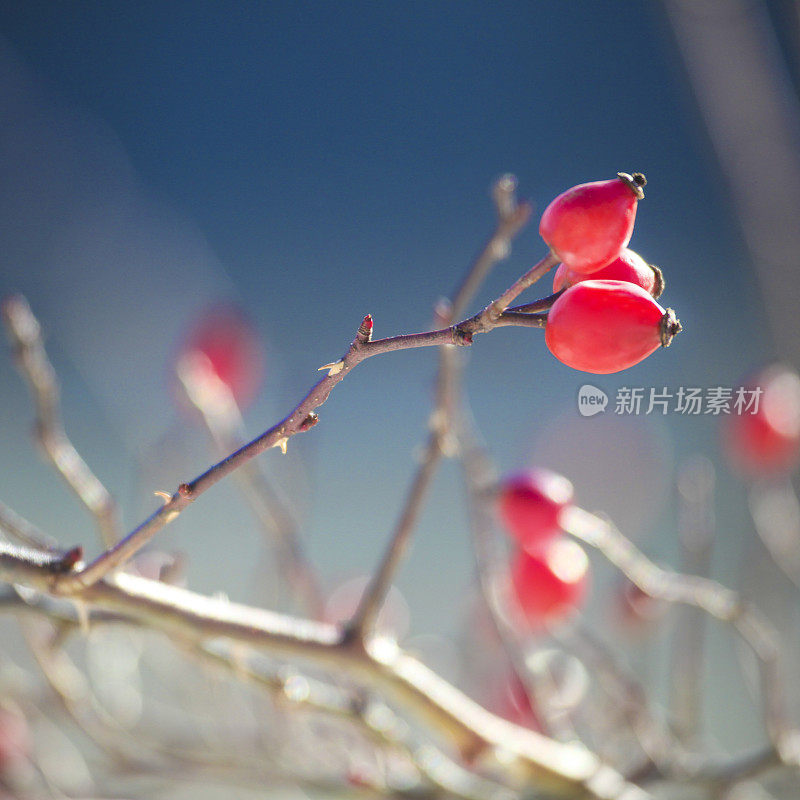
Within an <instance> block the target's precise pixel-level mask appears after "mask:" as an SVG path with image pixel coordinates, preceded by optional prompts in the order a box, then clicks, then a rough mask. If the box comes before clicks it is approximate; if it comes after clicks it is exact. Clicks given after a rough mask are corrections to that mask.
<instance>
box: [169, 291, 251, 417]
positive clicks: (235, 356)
mask: <svg viewBox="0 0 800 800" xmlns="http://www.w3.org/2000/svg"><path fill="white" fill-rule="evenodd" d="M196 354H201V355H203V356H205V358H206V360H207V364H208V368H209V369H210V370H211V372H212V373H213V374H214V375H215V376H216V377H217V378H218V379H219V380H221V381H222V382H223V383H224V384H226V385H227V387H228V388H229V389H230V391H231V393H232V394H233V396H234V398H235V399H236V402H237V403H238V404H239V406H241V407H244V406H247V405H248V404H249V403H251V402H252V401H253V400H254V399H255V397H256V394H257V393H258V390H259V388H260V386H261V381H262V379H263V376H264V351H263V348H262V345H261V341H260V339H259V336H258V333H257V332H256V330H255V327H254V326H253V324H252V323H251V322H250V320H249V319H248V317H247V316H246V314H245V313H244V312H243V311H242V310H241V309H239V308H237V307H236V306H235V305H233V304H219V305H215V306H212V307H211V308H209V309H207V310H206V311H205V312H204V314H203V315H202V316H201V317H200V318H199V319H198V321H197V322H196V324H195V325H194V327H193V328H192V329H191V330H190V331H189V334H188V335H187V337H186V339H185V341H184V343H183V345H182V347H181V353H180V355H181V356H185V355H196Z"/></svg>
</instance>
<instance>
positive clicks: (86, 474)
mask: <svg viewBox="0 0 800 800" xmlns="http://www.w3.org/2000/svg"><path fill="white" fill-rule="evenodd" d="M2 316H3V321H4V323H5V326H6V329H7V331H8V335H9V338H10V339H11V344H12V346H13V347H14V350H15V353H16V358H17V364H18V366H19V369H20V371H21V372H22V374H23V375H24V376H25V378H26V380H27V381H28V385H29V386H30V389H31V394H32V395H33V398H34V402H35V405H36V437H37V439H38V441H39V444H41V446H42V448H43V450H44V452H45V453H46V454H47V456H48V458H49V459H50V461H51V462H52V463H53V466H54V467H55V468H56V469H57V470H58V472H59V473H60V474H61V476H62V477H63V478H64V480H66V482H67V484H68V485H69V487H70V489H72V491H73V492H74V493H75V495H76V496H77V497H78V499H79V500H80V501H81V502H82V503H83V504H84V505H85V506H86V508H87V509H88V510H89V512H90V513H91V514H92V516H93V517H94V518H95V521H96V523H97V527H98V529H99V531H100V535H101V538H102V541H103V544H104V545H105V546H106V547H111V546H112V545H113V544H114V543H115V542H117V541H118V540H119V537H120V530H119V521H118V519H117V509H116V505H115V503H114V500H113V499H112V497H111V495H110V494H109V492H108V490H107V489H106V488H105V486H103V484H102V483H101V482H100V480H99V479H98V478H97V476H96V475H95V474H94V473H93V472H92V471H91V469H90V468H89V467H88V465H87V464H86V462H85V461H84V460H83V459H82V458H81V457H80V455H79V454H78V451H77V450H76V449H75V447H74V446H73V444H72V442H71V441H70V440H69V438H68V437H67V434H66V432H65V431H64V426H63V424H62V422H61V412H60V402H59V390H58V383H57V381H56V376H55V371H54V370H53V366H52V364H51V363H50V360H49V359H48V357H47V353H46V352H45V349H44V344H43V342H42V332H41V328H40V326H39V323H38V321H37V320H36V318H35V317H34V316H33V313H32V312H31V309H30V306H29V305H28V301H27V300H26V299H25V298H24V297H21V296H20V295H12V296H10V297H7V298H5V299H4V301H3V304H2Z"/></svg>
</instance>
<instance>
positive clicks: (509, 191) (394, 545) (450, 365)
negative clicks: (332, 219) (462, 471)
mask: <svg viewBox="0 0 800 800" xmlns="http://www.w3.org/2000/svg"><path fill="white" fill-rule="evenodd" d="M515 189H516V180H515V179H514V177H513V176H511V175H504V176H503V177H501V178H500V179H499V180H498V181H497V182H496V183H495V185H494V187H493V191H492V194H493V198H494V201H495V206H496V208H497V216H498V222H497V226H496V228H495V230H494V232H493V233H492V235H491V236H490V237H489V241H488V242H487V243H486V245H485V246H484V247H483V249H482V250H481V251H480V253H479V254H478V256H477V257H476V258H475V260H474V261H473V263H472V265H471V266H470V268H469V270H468V271H467V274H466V276H465V278H464V280H463V281H462V283H461V285H460V286H459V287H458V289H457V290H456V292H455V294H454V295H453V298H452V301H451V302H450V303H449V304H445V303H440V305H439V306H438V307H437V314H436V322H438V323H439V324H451V323H452V322H453V320H454V319H456V318H457V316H460V315H461V314H462V313H463V311H464V310H465V309H466V307H467V306H468V305H469V303H470V302H471V300H472V297H473V296H474V294H475V293H476V292H477V290H478V289H479V287H480V285H481V284H482V282H483V281H484V280H485V278H486V276H487V275H488V274H489V271H490V270H491V268H492V267H493V266H494V265H495V264H496V263H497V262H498V261H500V260H501V259H503V258H506V257H507V256H508V254H509V252H510V248H511V240H512V238H513V237H514V236H515V235H516V234H517V233H518V232H519V231H520V230H521V229H522V227H523V226H524V225H525V223H526V222H527V221H528V220H529V219H530V215H531V212H532V208H531V206H530V204H529V203H521V204H519V205H518V204H517V201H516V196H515ZM537 266H538V265H537ZM486 314H487V309H484V311H483V312H481V314H479V315H477V317H474V318H473V320H472V321H474V322H475V324H477V322H476V321H477V320H478V319H483V316H484V315H486ZM499 324H500V323H498V325H499ZM457 327H458V326H457ZM463 335H464V338H465V340H466V341H471V340H472V335H473V334H472V331H471V330H467V329H464V334H463ZM456 369H457V365H456V359H455V354H454V353H450V352H448V350H447V348H442V349H441V350H440V356H439V369H438V371H437V378H436V400H435V402H434V407H433V411H432V412H431V416H430V419H429V423H428V424H429V427H430V434H429V436H428V440H427V442H426V443H425V447H424V449H423V453H422V456H421V459H420V464H419V467H418V468H417V472H416V474H415V475H414V478H413V480H412V483H411V488H410V489H409V492H408V494H407V496H406V500H405V503H404V505H403V508H402V511H401V513H400V516H399V518H398V521H397V523H396V525H395V529H394V531H393V533H392V536H391V537H390V539H389V544H388V545H387V548H386V550H385V552H384V556H383V559H382V560H381V563H380V565H379V567H378V569H377V571H376V573H375V575H374V576H373V578H372V580H371V581H370V583H369V585H368V586H367V589H366V590H365V592H364V596H363V598H362V599H361V602H360V603H359V606H358V608H357V609H356V611H355V613H354V614H353V618H352V620H351V621H350V626H349V628H350V635H352V636H354V637H357V638H363V637H364V636H365V635H366V634H367V633H368V632H369V631H370V629H371V628H372V626H373V625H374V623H375V620H376V619H377V616H378V613H379V612H380V608H381V606H382V605H383V602H384V600H385V598H386V595H387V593H388V591H389V589H390V588H391V583H392V579H393V577H394V574H395V572H396V571H397V568H398V565H399V564H400V562H401V561H402V557H403V555H404V553H405V552H406V550H407V548H408V542H409V541H410V539H411V536H412V533H413V531H414V529H415V528H416V523H417V520H418V518H419V514H420V511H421V510H422V505H423V503H424V500H425V496H426V495H427V492H428V488H429V487H430V484H431V482H432V481H433V477H434V475H435V474H436V470H437V468H438V465H439V462H440V461H441V458H442V456H443V449H444V448H443V444H444V441H445V439H446V437H447V436H448V429H449V423H450V418H451V416H452V412H453V409H452V406H453V402H454V399H453V395H454V384H455V374H454V373H455V371H456Z"/></svg>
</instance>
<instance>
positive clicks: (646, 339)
mask: <svg viewBox="0 0 800 800" xmlns="http://www.w3.org/2000/svg"><path fill="white" fill-rule="evenodd" d="M646 182H647V181H646V180H645V177H644V175H642V174H641V173H639V172H636V173H634V174H633V175H628V174H627V173H625V172H619V173H617V177H616V178H614V179H612V180H608V181H596V182H594V183H583V184H580V185H579V186H573V187H572V188H571V189H568V190H567V191H566V192H564V193H563V194H560V195H559V196H558V197H556V199H555V200H553V202H552V203H550V205H549V206H548V207H547V208H546V209H545V212H544V214H543V215H542V219H541V222H540V223H539V233H540V234H541V236H542V238H543V239H544V240H545V242H547V244H548V245H549V246H550V250H551V251H552V252H553V254H554V255H555V256H556V257H557V258H558V259H559V260H560V261H561V266H560V267H559V268H558V270H557V271H556V274H555V277H554V280H553V291H554V292H562V293H561V294H560V295H559V296H558V298H557V299H556V300H555V302H554V303H553V305H552V306H551V307H550V311H549V313H548V315H547V324H546V327H545V341H546V343H547V347H548V348H549V349H550V352H551V353H552V354H553V355H554V356H555V357H556V358H557V359H558V360H559V361H562V362H563V363H564V364H566V365H567V366H570V367H573V368H574V369H579V370H582V371H583V372H593V373H599V374H606V373H611V372H619V371H620V370H623V369H627V368H628V367H632V366H633V365H634V364H637V363H638V362H639V361H642V360H643V359H645V358H647V356H649V355H650V354H651V353H653V352H655V351H656V350H657V349H658V348H659V347H668V346H669V344H670V342H671V341H672V337H673V336H674V335H675V334H676V333H677V332H678V331H679V330H680V329H681V324H680V322H679V321H678V319H677V318H676V316H675V312H674V311H673V310H672V309H670V308H668V309H664V308H662V307H661V306H660V305H659V304H658V303H657V302H656V301H655V299H654V298H656V297H658V296H659V295H660V294H661V292H662V291H663V288H664V280H663V276H662V274H661V271H660V270H659V269H658V268H657V267H653V266H651V265H649V264H648V263H647V262H646V261H645V260H644V259H643V258H641V257H640V256H639V255H637V254H636V253H634V252H633V251H632V250H629V249H628V248H627V245H628V242H629V241H630V239H631V235H632V233H633V223H634V221H635V219H636V208H637V204H638V201H639V200H641V199H642V198H644V192H643V187H644V185H645V183H646Z"/></svg>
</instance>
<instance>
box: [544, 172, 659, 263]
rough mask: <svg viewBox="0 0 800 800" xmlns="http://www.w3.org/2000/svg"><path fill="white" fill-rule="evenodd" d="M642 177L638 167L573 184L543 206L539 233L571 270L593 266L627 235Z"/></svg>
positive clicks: (614, 253)
mask: <svg viewBox="0 0 800 800" xmlns="http://www.w3.org/2000/svg"><path fill="white" fill-rule="evenodd" d="M646 183H647V180H646V179H645V177H644V175H642V173H641V172H634V174H633V175H628V174H627V173H626V172H618V173H617V177H616V178H613V179H612V180H610V181H595V182H594V183H582V184H580V185H578V186H573V187H572V188H571V189H567V191H566V192H564V193H563V194H560V195H559V196H558V197H556V199H555V200H553V202H552V203H550V205H549V206H547V208H546V209H545V210H544V214H542V219H541V222H540V223H539V233H540V234H541V237H542V238H543V239H544V240H545V242H547V244H548V245H549V247H550V249H551V250H552V251H553V252H554V253H555V254H556V255H557V256H558V258H559V259H560V260H561V261H562V262H563V263H564V264H566V265H567V266H568V267H569V268H570V269H571V270H573V271H575V272H581V273H584V274H588V273H590V272H596V271H597V270H599V269H602V268H603V267H605V266H606V265H607V264H610V263H611V262H612V261H613V260H614V259H615V258H616V257H617V256H618V255H619V254H620V251H621V250H622V248H623V247H625V246H626V245H627V244H628V242H629V241H630V239H631V234H632V233H633V223H634V220H635V219H636V205H637V203H638V201H639V200H641V199H642V198H644V192H643V191H642V188H643V187H644V185H645V184H646Z"/></svg>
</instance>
